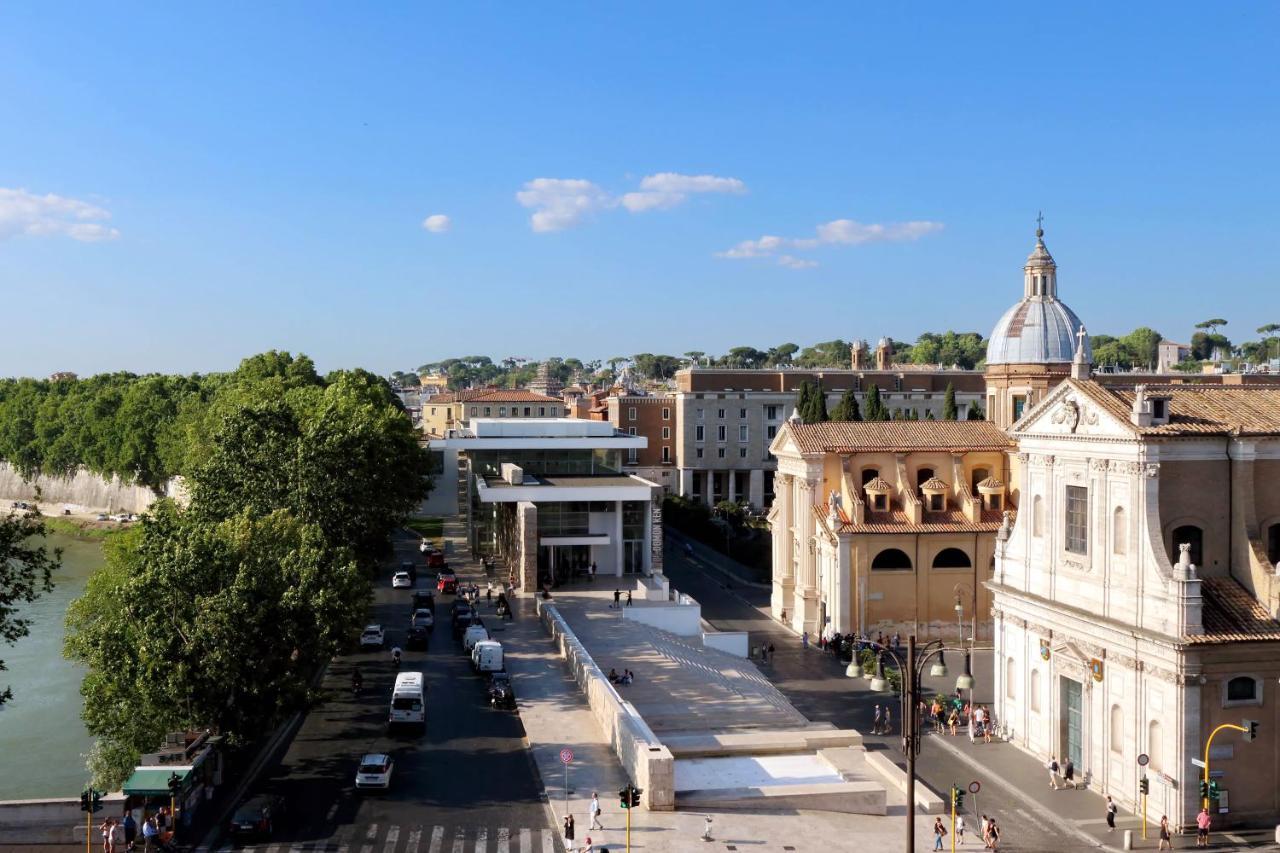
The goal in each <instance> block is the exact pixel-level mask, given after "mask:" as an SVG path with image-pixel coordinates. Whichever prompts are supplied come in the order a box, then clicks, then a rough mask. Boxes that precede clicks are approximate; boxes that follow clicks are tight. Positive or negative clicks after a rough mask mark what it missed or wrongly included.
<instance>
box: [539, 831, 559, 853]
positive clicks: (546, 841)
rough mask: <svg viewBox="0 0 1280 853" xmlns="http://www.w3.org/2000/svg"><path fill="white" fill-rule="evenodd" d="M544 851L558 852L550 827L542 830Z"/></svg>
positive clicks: (548, 852)
mask: <svg viewBox="0 0 1280 853" xmlns="http://www.w3.org/2000/svg"><path fill="white" fill-rule="evenodd" d="M542 853H556V843H555V841H554V840H553V839H552V837H551V830H549V829H544V830H542Z"/></svg>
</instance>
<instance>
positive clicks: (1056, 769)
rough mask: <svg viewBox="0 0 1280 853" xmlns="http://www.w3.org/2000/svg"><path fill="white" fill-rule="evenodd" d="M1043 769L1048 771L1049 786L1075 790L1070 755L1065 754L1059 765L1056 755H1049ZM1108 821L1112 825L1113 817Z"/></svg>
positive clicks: (1073, 771)
mask: <svg viewBox="0 0 1280 853" xmlns="http://www.w3.org/2000/svg"><path fill="white" fill-rule="evenodd" d="M1045 769H1046V770H1048V771H1049V787H1050V788H1052V789H1053V790H1055V791H1058V790H1061V789H1063V788H1071V789H1072V790H1075V788H1076V787H1077V786H1076V765H1075V762H1073V761H1072V760H1071V757H1070V756H1067V760H1066V761H1065V762H1063V763H1062V764H1061V765H1059V764H1058V756H1056V755H1051V756H1049V761H1048V763H1046V764H1045ZM1107 800H1108V801H1110V800H1111V798H1110V797H1107ZM1110 823H1111V824H1112V825H1113V826H1114V824H1115V821H1114V819H1112V820H1111V821H1110Z"/></svg>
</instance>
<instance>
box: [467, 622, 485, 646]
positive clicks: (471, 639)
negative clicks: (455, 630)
mask: <svg viewBox="0 0 1280 853" xmlns="http://www.w3.org/2000/svg"><path fill="white" fill-rule="evenodd" d="M487 639H489V632H488V631H486V630H485V627H484V626H483V625H480V624H478V623H476V622H472V623H471V626H470V627H469V628H467V630H466V633H464V634H463V635H462V648H463V649H465V650H466V651H467V652H470V651H471V650H472V649H474V648H475V647H476V643H478V642H480V641H481V640H487Z"/></svg>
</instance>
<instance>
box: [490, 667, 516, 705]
mask: <svg viewBox="0 0 1280 853" xmlns="http://www.w3.org/2000/svg"><path fill="white" fill-rule="evenodd" d="M489 704H490V705H491V706H493V707H494V708H505V709H509V710H515V707H516V694H515V691H514V690H512V689H511V676H509V675H507V674H506V673H505V672H495V673H493V675H492V677H491V678H490V679H489Z"/></svg>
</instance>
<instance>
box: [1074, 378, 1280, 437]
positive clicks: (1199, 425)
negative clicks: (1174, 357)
mask: <svg viewBox="0 0 1280 853" xmlns="http://www.w3.org/2000/svg"><path fill="white" fill-rule="evenodd" d="M1078 387H1080V388H1081V389H1082V390H1083V391H1084V393H1085V394H1086V395H1087V396H1088V397H1089V399H1091V400H1092V401H1093V402H1095V403H1097V404H1098V405H1099V406H1100V407H1102V408H1103V409H1105V410H1106V411H1107V412H1109V413H1110V414H1111V415H1112V416H1113V417H1115V418H1117V419H1119V420H1121V421H1124V422H1125V423H1128V422H1129V412H1130V411H1131V410H1132V409H1133V398H1134V393H1135V392H1134V389H1133V387H1132V386H1124V387H1121V386H1114V385H1100V384H1098V383H1097V382H1081V383H1078ZM1145 388H1146V393H1147V397H1148V398H1150V397H1153V396H1154V397H1165V398H1167V399H1168V400H1169V423H1167V424H1159V425H1156V426H1149V427H1134V429H1135V430H1136V431H1137V432H1138V433H1140V434H1142V435H1225V434H1228V433H1235V434H1239V435H1280V388H1275V387H1271V386H1257V385H1239V386H1232V387H1225V386H1222V385H1147V386H1145Z"/></svg>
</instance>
